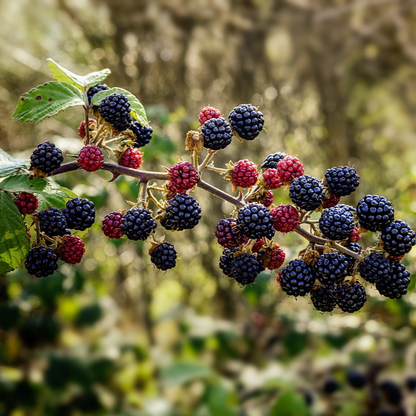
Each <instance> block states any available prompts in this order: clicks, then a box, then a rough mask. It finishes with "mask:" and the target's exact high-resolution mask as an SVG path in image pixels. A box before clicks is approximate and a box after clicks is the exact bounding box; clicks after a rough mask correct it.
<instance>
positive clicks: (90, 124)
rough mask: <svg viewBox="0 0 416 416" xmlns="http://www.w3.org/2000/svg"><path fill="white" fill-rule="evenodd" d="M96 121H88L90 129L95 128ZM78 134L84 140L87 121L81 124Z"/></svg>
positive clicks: (90, 119)
mask: <svg viewBox="0 0 416 416" xmlns="http://www.w3.org/2000/svg"><path fill="white" fill-rule="evenodd" d="M94 123H95V120H94V119H92V118H89V119H88V125H89V127H90V129H91V128H92V127H93V126H94ZM78 134H79V137H81V139H83V138H84V137H85V120H82V121H81V124H80V125H79V127H78Z"/></svg>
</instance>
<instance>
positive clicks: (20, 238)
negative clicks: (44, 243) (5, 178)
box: [0, 192, 30, 274]
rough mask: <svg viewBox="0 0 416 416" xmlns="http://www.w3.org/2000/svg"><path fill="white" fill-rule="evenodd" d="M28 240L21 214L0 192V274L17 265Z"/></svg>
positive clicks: (7, 197) (22, 257) (24, 256)
mask: <svg viewBox="0 0 416 416" xmlns="http://www.w3.org/2000/svg"><path fill="white" fill-rule="evenodd" d="M29 248H30V242H29V236H28V233H27V228H26V225H25V223H24V222H23V218H22V215H21V214H20V212H19V210H18V209H17V207H16V205H15V203H14V202H13V200H12V199H11V198H10V196H9V195H7V194H6V193H5V192H0V274H4V273H7V272H10V271H11V270H14V269H15V268H16V267H19V266H20V264H21V262H22V261H23V260H24V259H25V258H26V257H27V255H28V253H29Z"/></svg>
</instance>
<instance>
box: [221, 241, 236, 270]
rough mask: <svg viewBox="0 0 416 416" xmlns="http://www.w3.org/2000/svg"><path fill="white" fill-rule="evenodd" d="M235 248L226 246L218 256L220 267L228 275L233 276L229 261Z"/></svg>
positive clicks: (232, 257)
mask: <svg viewBox="0 0 416 416" xmlns="http://www.w3.org/2000/svg"><path fill="white" fill-rule="evenodd" d="M234 253H235V250H233V249H229V248H226V249H224V251H223V252H222V255H221V256H220V269H221V270H222V271H223V273H224V274H225V275H226V276H228V277H233V275H232V272H231V261H232V260H233V259H234Z"/></svg>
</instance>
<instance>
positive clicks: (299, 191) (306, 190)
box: [289, 175, 324, 211]
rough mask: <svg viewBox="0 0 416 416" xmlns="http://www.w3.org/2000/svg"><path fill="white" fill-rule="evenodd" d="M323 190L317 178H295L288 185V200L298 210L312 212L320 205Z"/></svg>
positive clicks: (307, 176)
mask: <svg viewBox="0 0 416 416" xmlns="http://www.w3.org/2000/svg"><path fill="white" fill-rule="evenodd" d="M323 196H324V188H323V187H322V185H321V184H320V183H319V180H318V179H317V178H314V177H313V176H309V175H305V176H300V177H299V178H295V179H294V180H293V181H292V183H291V184H290V188H289V198H290V199H291V200H292V201H293V203H294V204H296V205H297V206H298V207H299V208H302V209H304V210H306V211H313V210H315V209H317V208H319V207H320V206H321V204H322V198H323Z"/></svg>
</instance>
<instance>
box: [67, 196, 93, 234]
mask: <svg viewBox="0 0 416 416" xmlns="http://www.w3.org/2000/svg"><path fill="white" fill-rule="evenodd" d="M63 214H64V215H65V218H66V221H67V223H68V228H71V229H72V230H80V231H84V230H86V229H87V228H90V227H91V226H92V225H93V224H94V221H95V206H94V203H93V202H92V201H89V200H88V199H86V198H73V199H70V200H69V201H68V202H67V203H66V206H65V209H64V210H63Z"/></svg>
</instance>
